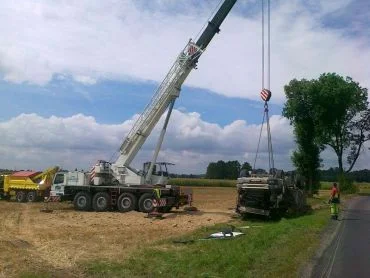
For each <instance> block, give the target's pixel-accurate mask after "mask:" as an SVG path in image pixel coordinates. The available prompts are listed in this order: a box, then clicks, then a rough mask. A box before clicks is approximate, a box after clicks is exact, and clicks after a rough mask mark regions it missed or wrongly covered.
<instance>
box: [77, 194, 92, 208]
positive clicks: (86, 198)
mask: <svg viewBox="0 0 370 278" xmlns="http://www.w3.org/2000/svg"><path fill="white" fill-rule="evenodd" d="M73 205H74V207H75V210H85V211H86V210H90V209H91V194H90V193H89V192H84V191H81V192H78V193H77V194H76V196H75V198H74V199H73Z"/></svg>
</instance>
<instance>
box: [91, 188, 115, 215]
mask: <svg viewBox="0 0 370 278" xmlns="http://www.w3.org/2000/svg"><path fill="white" fill-rule="evenodd" d="M110 204H111V202H110V197H109V194H108V193H107V192H98V193H96V194H95V195H94V198H93V209H94V210H95V211H99V212H101V211H107V210H108V208H109V206H110Z"/></svg>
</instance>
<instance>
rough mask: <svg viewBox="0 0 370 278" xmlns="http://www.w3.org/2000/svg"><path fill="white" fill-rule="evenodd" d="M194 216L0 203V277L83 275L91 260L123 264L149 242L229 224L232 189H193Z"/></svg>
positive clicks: (53, 205) (232, 205) (182, 213)
mask: <svg viewBox="0 0 370 278" xmlns="http://www.w3.org/2000/svg"><path fill="white" fill-rule="evenodd" d="M193 191H194V205H195V206H196V207H197V208H198V209H199V211H198V212H185V211H183V210H181V209H180V210H174V212H171V213H168V214H165V215H164V216H165V219H163V220H155V219H150V218H146V217H145V216H146V215H145V214H143V213H139V212H129V213H124V214H122V213H118V212H104V213H96V212H77V211H74V210H73V208H72V204H68V203H57V204H52V205H51V206H50V208H53V209H54V211H53V212H52V213H43V212H40V209H41V208H43V207H44V204H43V203H22V204H19V203H15V202H7V201H0V219H1V220H0V221H1V222H0V277H19V276H20V275H22V274H27V273H33V274H35V273H39V274H43V273H48V274H51V273H53V274H52V277H82V276H84V272H83V270H81V269H80V268H79V267H78V266H79V264H81V263H84V262H88V261H92V260H100V259H101V260H110V261H117V262H122V260H124V259H125V258H127V256H128V255H130V253H131V252H133V251H135V250H137V249H139V248H141V247H145V246H147V245H148V244H150V243H151V242H153V241H157V240H161V239H165V238H167V237H171V236H178V235H181V234H185V233H188V232H190V231H193V230H195V229H197V228H199V227H201V226H208V225H214V224H215V223H222V222H228V221H229V220H231V216H232V214H233V212H234V207H235V198H236V192H235V188H211V187H207V188H193Z"/></svg>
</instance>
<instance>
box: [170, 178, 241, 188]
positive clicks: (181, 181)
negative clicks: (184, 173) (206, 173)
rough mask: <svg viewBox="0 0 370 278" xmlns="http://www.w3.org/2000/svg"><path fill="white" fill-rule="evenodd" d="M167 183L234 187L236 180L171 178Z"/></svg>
mask: <svg viewBox="0 0 370 278" xmlns="http://www.w3.org/2000/svg"><path fill="white" fill-rule="evenodd" d="M168 183H169V184H172V185H179V186H204V187H235V185H236V180H216V179H190V178H189V179H185V178H172V179H170V180H169V182H168Z"/></svg>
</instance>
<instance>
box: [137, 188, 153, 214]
mask: <svg viewBox="0 0 370 278" xmlns="http://www.w3.org/2000/svg"><path fill="white" fill-rule="evenodd" d="M153 209H154V207H153V194H152V193H144V194H143V195H141V197H140V199H139V211H141V212H144V213H149V212H152V211H153Z"/></svg>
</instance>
